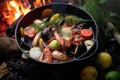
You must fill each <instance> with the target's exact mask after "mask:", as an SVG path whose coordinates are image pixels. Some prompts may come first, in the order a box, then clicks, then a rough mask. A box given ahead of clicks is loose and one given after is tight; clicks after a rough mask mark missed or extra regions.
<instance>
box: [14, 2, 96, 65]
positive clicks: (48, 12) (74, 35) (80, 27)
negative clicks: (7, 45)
mask: <svg viewBox="0 0 120 80" xmlns="http://www.w3.org/2000/svg"><path fill="white" fill-rule="evenodd" d="M55 5H56V7H55ZM60 5H63V6H64V7H63V6H62V7H61V9H58V8H57V7H59V8H60ZM66 5H67V6H66ZM68 6H69V7H72V8H73V9H74V8H75V9H74V10H75V12H73V11H72V12H71V9H68V8H69V7H68ZM62 8H63V9H62ZM73 9H72V10H73ZM38 10H39V11H38ZM66 10H67V11H66ZM69 10H70V11H69ZM64 11H65V12H64ZM78 11H80V12H81V13H80V12H78ZM36 12H37V13H36ZM33 13H34V15H33ZM78 13H79V14H78ZM34 16H35V17H34ZM18 35H19V36H18ZM96 36H97V29H96V24H95V22H94V20H93V19H92V18H91V17H90V16H89V15H88V14H87V13H85V12H84V11H82V10H81V9H79V8H77V7H73V6H71V5H68V4H51V5H45V6H42V7H39V8H36V9H35V10H32V11H31V12H30V13H28V14H27V15H25V16H24V17H23V18H22V19H21V20H20V22H19V23H18V25H17V28H16V39H17V42H18V45H19V47H20V49H21V50H22V51H23V52H24V53H25V54H26V55H27V56H29V57H30V58H32V59H34V60H36V61H38V62H43V63H50V64H60V63H66V62H70V61H73V60H74V59H75V58H79V57H82V56H84V55H86V54H87V52H88V51H89V50H90V49H91V48H92V47H93V46H94V45H95V42H96V39H97V37H96Z"/></svg>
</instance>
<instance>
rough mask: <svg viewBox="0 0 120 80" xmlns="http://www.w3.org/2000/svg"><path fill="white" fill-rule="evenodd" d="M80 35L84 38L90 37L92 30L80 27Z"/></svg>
mask: <svg viewBox="0 0 120 80" xmlns="http://www.w3.org/2000/svg"><path fill="white" fill-rule="evenodd" d="M81 35H82V36H83V37H84V38H85V39H90V38H91V37H92V35H93V32H92V31H91V30H90V29H82V30H81Z"/></svg>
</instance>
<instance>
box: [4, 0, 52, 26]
mask: <svg viewBox="0 0 120 80" xmlns="http://www.w3.org/2000/svg"><path fill="white" fill-rule="evenodd" d="M51 2H52V0H35V1H34V2H33V6H34V8H36V7H39V6H41V5H44V4H48V3H51ZM6 7H7V11H5V12H2V14H3V16H4V18H3V20H4V21H6V23H7V24H8V25H11V24H12V23H13V22H14V21H15V20H16V19H18V18H19V17H20V16H21V15H24V14H26V13H28V12H29V11H30V10H31V4H30V3H29V1H28V0H6Z"/></svg>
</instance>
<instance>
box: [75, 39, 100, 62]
mask: <svg viewBox="0 0 120 80" xmlns="http://www.w3.org/2000/svg"><path fill="white" fill-rule="evenodd" d="M94 48H95V50H94V51H93V52H92V54H90V55H88V56H86V55H84V56H82V57H79V58H75V59H74V60H75V61H80V60H84V59H87V58H89V57H91V56H92V55H94V53H95V52H96V51H97V49H98V40H96V41H95V45H94ZM89 52H90V51H89Z"/></svg>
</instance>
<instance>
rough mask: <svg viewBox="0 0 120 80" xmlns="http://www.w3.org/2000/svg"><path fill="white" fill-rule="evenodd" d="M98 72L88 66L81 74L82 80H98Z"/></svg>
mask: <svg viewBox="0 0 120 80" xmlns="http://www.w3.org/2000/svg"><path fill="white" fill-rule="evenodd" d="M97 76H98V72H97V70H96V68H95V67H93V66H86V67H84V68H83V69H82V71H81V73H80V77H81V80H96V79H97Z"/></svg>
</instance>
